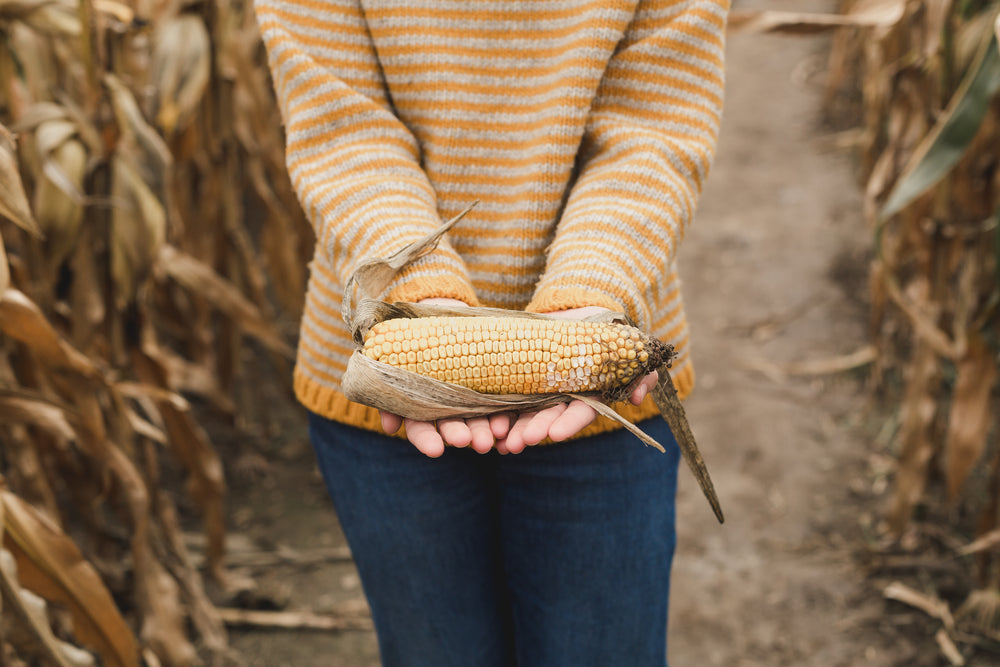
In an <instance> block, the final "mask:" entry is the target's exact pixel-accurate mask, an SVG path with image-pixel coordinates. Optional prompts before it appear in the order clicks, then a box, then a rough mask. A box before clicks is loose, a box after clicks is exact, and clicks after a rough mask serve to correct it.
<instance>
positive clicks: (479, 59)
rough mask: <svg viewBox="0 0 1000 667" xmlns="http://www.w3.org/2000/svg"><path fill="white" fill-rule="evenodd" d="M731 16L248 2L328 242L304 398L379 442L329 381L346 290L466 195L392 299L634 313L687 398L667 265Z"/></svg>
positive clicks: (301, 372)
mask: <svg viewBox="0 0 1000 667" xmlns="http://www.w3.org/2000/svg"><path fill="white" fill-rule="evenodd" d="M728 5H729V2H728V0H643V1H640V2H635V1H631V2H629V1H625V0H617V1H616V0H564V1H562V2H555V1H552V0H371V1H367V0H364V1H361V2H358V1H357V0H354V1H350V0H256V10H257V16H258V21H259V24H260V28H261V32H262V34H263V37H264V42H265V45H266V48H267V51H268V56H269V63H270V67H271V72H272V76H273V80H274V85H275V89H276V91H277V94H278V99H279V104H280V107H281V110H282V114H283V117H284V122H285V127H286V134H287V156H286V159H287V165H288V172H289V174H290V176H291V179H292V182H293V183H294V185H295V188H296V190H297V192H298V195H299V198H300V200H301V202H302V205H303V208H304V210H305V212H306V215H307V216H308V218H309V219H310V220H311V221H312V224H313V225H314V228H315V232H316V238H317V244H316V252H315V257H314V261H313V262H312V264H311V277H310V283H309V291H308V294H307V299H306V310H305V315H304V317H303V320H302V327H301V337H300V344H299V351H298V361H297V364H296V369H295V389H296V392H297V395H298V397H299V399H300V400H301V401H302V402H303V403H304V404H305V406H306V407H308V408H309V409H311V410H313V411H314V412H316V413H318V414H320V415H323V416H325V417H328V418H330V419H334V420H337V421H341V422H346V423H349V424H353V425H357V426H362V427H365V428H369V429H378V428H379V422H378V415H377V412H376V411H375V410H372V409H370V408H367V407H364V406H358V405H354V404H351V403H350V402H349V401H347V399H346V398H345V397H344V396H343V394H342V393H340V389H339V388H340V377H341V376H342V374H343V372H344V370H345V369H346V367H347V360H348V357H349V356H350V354H351V352H352V349H353V346H352V343H351V339H350V335H349V332H348V329H347V327H346V325H345V324H344V322H343V321H342V319H341V317H340V304H341V301H342V299H343V298H344V295H343V290H344V285H345V283H346V281H347V278H348V276H350V275H351V273H352V272H353V271H354V270H355V268H356V267H357V266H358V265H359V263H360V262H362V261H363V260H364V259H366V258H368V257H374V256H386V255H389V254H390V253H393V252H395V251H397V250H399V249H400V248H402V247H404V246H405V245H407V244H409V243H411V242H413V241H416V240H417V239H419V238H421V237H423V236H425V235H426V234H427V233H429V232H430V231H432V230H433V229H435V228H436V227H438V226H439V225H440V224H441V222H442V220H447V219H448V218H450V217H451V216H453V215H455V214H457V213H458V212H459V211H461V210H462V209H464V208H465V207H466V206H468V205H469V204H470V203H471V202H473V201H476V200H478V201H479V205H478V206H477V207H476V208H475V209H474V210H473V211H472V213H470V214H469V215H468V216H467V217H466V218H465V219H464V220H463V221H462V222H460V223H459V224H458V225H457V226H456V227H455V228H453V230H452V231H451V232H449V234H448V236H447V238H446V239H445V240H444V242H442V243H441V244H440V245H439V247H438V248H437V250H436V251H434V252H433V253H431V254H429V255H427V256H426V257H423V258H421V259H420V260H418V261H417V262H415V263H414V264H412V265H410V266H409V267H407V268H406V269H405V270H404V271H403V272H402V273H401V274H400V276H399V277H398V278H397V280H396V281H395V282H394V283H393V284H392V285H390V287H389V289H388V290H387V292H386V294H383V295H381V296H382V297H383V298H386V299H388V300H400V301H418V300H420V299H423V298H429V297H450V298H454V299H460V300H462V301H464V302H466V303H468V304H470V305H483V306H494V307H500V308H508V309H524V310H528V311H532V312H548V311H554V310H563V309H567V308H576V307H581V306H595V305H596V306H605V307H608V308H612V309H615V310H624V311H625V312H627V313H628V314H629V315H630V316H631V317H632V318H633V319H634V320H635V321H636V322H637V323H638V325H639V326H640V327H642V328H643V329H646V330H648V331H650V332H651V333H653V335H655V336H657V337H659V338H661V339H663V340H665V341H667V342H670V343H672V344H673V345H674V346H675V348H676V350H677V352H678V358H677V360H676V361H675V363H674V367H673V369H672V377H673V378H674V382H675V384H676V385H677V388H678V391H679V393H680V394H681V396H682V397H683V396H686V395H687V394H688V393H689V392H690V391H691V388H692V386H693V381H694V374H693V369H692V366H691V360H690V355H689V346H688V326H687V322H686V320H685V317H684V309H683V303H682V300H681V292H680V284H679V281H678V278H677V274H676V271H675V269H674V257H675V253H676V251H677V246H678V244H679V242H680V241H681V239H682V238H683V237H684V232H685V229H686V227H687V225H688V223H689V221H690V220H691V217H692V215H693V213H694V209H695V204H696V201H697V199H698V195H699V194H700V191H701V186H702V183H703V181H704V179H705V177H706V175H707V173H708V169H709V165H710V163H711V160H712V155H713V152H714V149H715V143H716V138H717V134H718V129H719V122H720V115H721V108H722V90H723V37H724V28H725V20H726V13H727V10H728ZM621 412H623V414H625V415H626V416H627V417H629V418H631V419H633V420H637V419H641V418H644V417H648V416H652V415H653V414H655V412H656V408H655V407H654V406H653V405H652V404H651V401H646V402H645V403H644V404H643V405H642V406H640V407H638V408H636V407H634V406H625V407H623V408H622V409H621ZM612 424H613V422H608V421H605V420H603V419H602V420H600V421H599V422H597V423H595V425H593V426H592V427H590V429H589V430H588V433H593V432H599V431H601V430H606V429H607V428H611V427H612Z"/></svg>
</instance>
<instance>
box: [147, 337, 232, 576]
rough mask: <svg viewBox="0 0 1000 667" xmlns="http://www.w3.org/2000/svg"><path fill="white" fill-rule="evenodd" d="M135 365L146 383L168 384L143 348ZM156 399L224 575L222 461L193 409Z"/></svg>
mask: <svg viewBox="0 0 1000 667" xmlns="http://www.w3.org/2000/svg"><path fill="white" fill-rule="evenodd" d="M132 365H133V367H134V368H135V372H136V375H137V376H138V377H139V379H140V380H141V381H142V382H144V383H145V384H147V385H151V386H158V387H164V386H166V383H167V373H166V371H165V370H164V369H163V368H162V367H161V366H160V365H159V364H158V363H156V360H155V359H153V358H152V357H149V356H147V355H145V354H143V353H142V351H140V350H139V349H133V350H132ZM154 400H155V401H156V406H157V408H158V409H159V411H160V415H161V417H162V419H163V423H164V427H165V429H166V432H167V435H168V437H169V441H170V446H171V448H172V449H173V451H174V454H175V455H176V457H177V460H178V461H180V463H181V465H183V466H184V468H185V469H186V470H187V472H188V474H189V475H190V476H191V482H190V488H191V494H192V496H194V500H195V502H197V503H198V505H199V506H200V508H201V511H202V514H203V515H204V519H205V534H206V536H207V537H208V541H209V548H208V562H209V567H210V568H211V570H212V572H213V574H215V575H216V576H217V577H220V578H221V575H222V558H223V556H224V554H225V540H226V512H225V503H224V501H223V499H224V498H225V495H226V480H225V475H224V473H223V470H222V462H221V461H220V460H219V455H218V454H217V453H216V451H215V448H213V447H212V443H211V442H210V441H209V439H208V435H207V434H206V433H205V431H204V430H203V429H202V428H201V427H200V426H198V424H197V422H195V420H194V417H192V415H191V413H190V412H189V411H187V410H181V409H178V408H177V406H176V405H175V403H174V401H172V400H169V399H168V398H167V397H154Z"/></svg>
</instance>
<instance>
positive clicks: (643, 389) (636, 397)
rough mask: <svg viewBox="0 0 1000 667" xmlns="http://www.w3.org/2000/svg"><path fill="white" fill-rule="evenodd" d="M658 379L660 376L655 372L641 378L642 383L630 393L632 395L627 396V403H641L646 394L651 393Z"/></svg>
mask: <svg viewBox="0 0 1000 667" xmlns="http://www.w3.org/2000/svg"><path fill="white" fill-rule="evenodd" d="M659 378H660V374H659V373H657V372H656V371H653V372H652V373H650V374H649V375H647V376H646V377H644V378H642V382H640V383H639V385H638V386H637V387H636V388H635V389H634V390H633V391H632V395H631V396H629V401H631V402H632V404H633V405H639V404H640V403H642V400H643V399H644V398H646V394H648V393H649V392H650V391H652V390H653V387H655V386H656V382H657V380H659Z"/></svg>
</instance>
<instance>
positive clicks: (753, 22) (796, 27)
mask: <svg viewBox="0 0 1000 667" xmlns="http://www.w3.org/2000/svg"><path fill="white" fill-rule="evenodd" d="M905 9H906V2H905V0H858V2H855V3H854V4H853V6H852V7H851V10H850V11H849V12H848V13H846V14H817V13H810V12H789V11H781V10H773V9H770V10H737V11H733V12H731V13H730V16H729V22H728V25H729V29H730V30H736V31H744V32H782V33H791V34H796V35H807V34H813V33H817V32H824V31H826V30H830V29H833V28H842V27H869V28H871V27H889V26H893V25H896V24H897V23H899V21H900V19H902V18H903V12H904V10H905Z"/></svg>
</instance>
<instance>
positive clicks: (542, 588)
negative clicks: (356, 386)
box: [310, 415, 679, 667]
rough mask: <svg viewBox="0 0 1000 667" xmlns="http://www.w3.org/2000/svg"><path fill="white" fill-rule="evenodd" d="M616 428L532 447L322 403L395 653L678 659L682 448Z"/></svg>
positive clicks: (510, 660)
mask: <svg viewBox="0 0 1000 667" xmlns="http://www.w3.org/2000/svg"><path fill="white" fill-rule="evenodd" d="M640 426H641V427H642V428H643V430H645V431H646V432H647V433H649V434H650V435H652V436H653V437H654V438H656V439H657V440H658V441H659V442H661V443H662V444H663V445H664V446H665V447H666V448H667V453H666V454H661V453H660V452H658V451H656V450H655V449H652V448H650V447H647V446H645V445H643V444H642V443H641V442H639V440H637V439H636V438H635V436H633V435H631V434H629V433H627V432H625V431H623V430H622V431H616V432H613V433H606V434H601V435H597V436H594V437H590V438H585V439H580V440H577V441H573V442H569V443H565V444H559V445H548V446H538V447H530V448H528V449H527V450H525V451H524V452H523V453H521V454H517V455H509V456H500V455H499V454H496V452H492V453H490V454H486V455H481V454H477V453H475V452H473V451H471V450H469V449H455V448H451V447H449V448H447V451H446V452H445V454H444V456H442V457H441V458H438V459H430V458H427V457H425V456H424V455H422V454H420V453H419V452H418V451H417V450H416V449H414V448H413V447H412V446H411V445H410V444H409V443H407V442H405V441H402V440H400V439H397V438H391V437H388V436H385V435H383V434H380V433H372V432H368V431H364V430H361V429H357V428H353V427H350V426H345V425H343V424H339V423H337V422H333V421H330V420H327V419H324V418H322V417H318V416H316V415H310V436H311V439H312V442H313V446H314V448H315V450H316V455H317V459H318V462H319V468H320V471H321V472H322V474H323V478H324V479H325V481H326V484H327V488H328V489H329V492H330V495H331V497H332V499H333V502H334V505H335V507H336V510H337V515H338V517H339V518H340V522H341V525H342V526H343V529H344V534H345V535H346V536H347V540H348V543H349V544H350V547H351V550H352V551H353V554H354V558H355V561H356V563H357V566H358V570H359V572H360V575H361V582H362V586H363V587H364V590H365V594H366V596H367V597H368V601H369V604H370V605H371V610H372V616H373V618H374V621H375V629H376V632H377V634H378V642H379V650H380V652H381V657H382V661H383V664H384V665H385V666H386V667H450V666H452V665H454V666H455V667H494V666H495V667H506V666H508V665H518V666H519V667H534V666H538V667H564V666H565V667H570V666H572V667H587V666H588V665H593V666H595V667H597V666H600V667H614V666H616V665H622V666H625V667H664V666H665V665H666V644H667V641H666V634H667V599H668V595H669V590H670V565H671V560H672V558H673V552H674V543H675V533H674V501H675V494H676V488H677V462H678V459H679V452H678V449H677V444H676V441H675V440H674V438H673V436H672V435H671V433H670V429H669V428H668V427H667V425H666V424H665V423H664V422H663V421H662V420H660V419H655V420H649V421H648V422H644V423H642V424H641V425H640Z"/></svg>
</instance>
